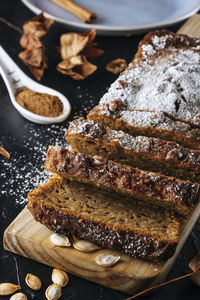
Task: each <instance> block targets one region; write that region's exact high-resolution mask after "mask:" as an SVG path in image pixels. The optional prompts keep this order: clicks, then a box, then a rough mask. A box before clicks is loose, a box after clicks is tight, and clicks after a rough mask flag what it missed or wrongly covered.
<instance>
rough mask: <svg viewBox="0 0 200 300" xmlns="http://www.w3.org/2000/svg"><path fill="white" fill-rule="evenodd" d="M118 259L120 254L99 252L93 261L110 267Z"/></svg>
mask: <svg viewBox="0 0 200 300" xmlns="http://www.w3.org/2000/svg"><path fill="white" fill-rule="evenodd" d="M119 260H120V256H115V255H112V254H105V253H101V254H99V255H98V256H96V257H95V262H96V263H97V264H98V265H100V266H102V267H110V266H113V265H114V264H116V263H117V262H118V261H119Z"/></svg>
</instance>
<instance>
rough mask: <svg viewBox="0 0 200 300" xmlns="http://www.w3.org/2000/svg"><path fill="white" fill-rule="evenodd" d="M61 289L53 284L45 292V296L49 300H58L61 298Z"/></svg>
mask: <svg viewBox="0 0 200 300" xmlns="http://www.w3.org/2000/svg"><path fill="white" fill-rule="evenodd" d="M61 295H62V292H61V287H60V286H59V285H57V284H55V283H54V284H51V285H50V286H49V287H48V288H47V289H46V292H45V296H46V298H47V299H48V300H57V299H59V298H60V297H61Z"/></svg>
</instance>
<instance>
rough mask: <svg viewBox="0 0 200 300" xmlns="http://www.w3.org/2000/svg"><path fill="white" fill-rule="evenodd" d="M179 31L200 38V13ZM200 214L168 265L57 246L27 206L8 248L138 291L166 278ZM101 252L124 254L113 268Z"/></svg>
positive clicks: (198, 211) (8, 235) (7, 238)
mask: <svg viewBox="0 0 200 300" xmlns="http://www.w3.org/2000/svg"><path fill="white" fill-rule="evenodd" d="M178 32H179V33H183V34H190V35H193V36H196V37H200V15H198V14H196V15H194V16H193V17H191V18H190V19H189V20H188V21H187V22H186V23H185V24H184V25H183V26H182V27H181V28H180V30H179V31H178ZM199 215H200V203H199V204H198V205H197V206H196V207H195V208H194V209H193V211H192V212H191V214H190V215H189V217H188V219H187V220H185V223H184V224H182V230H181V232H182V233H181V237H180V241H179V244H178V247H177V249H176V252H175V254H174V256H173V257H172V258H171V259H169V260H168V261H167V262H166V263H165V264H164V263H163V264H156V263H151V262H146V261H143V260H139V259H134V258H131V257H129V256H126V255H122V254H119V253H117V252H116V251H111V250H106V249H104V250H103V249H102V250H98V251H96V252H93V253H83V252H80V251H78V250H76V249H74V248H73V247H68V248H66V247H65V248H64V247H58V246H55V245H53V244H52V243H51V241H50V238H49V237H50V235H51V231H50V230H48V229H47V228H46V227H45V226H43V225H41V224H40V223H37V222H36V221H35V220H34V218H33V217H32V215H31V214H30V212H29V211H28V209H27V208H25V209H23V210H22V212H21V213H20V214H19V215H18V216H17V218H16V219H15V220H14V221H13V222H12V223H11V224H10V226H9V227H8V228H7V229H6V231H5V233H4V249H5V250H8V251H11V252H14V253H17V254H19V255H22V256H25V257H27V258H30V259H32V260H35V261H38V262H40V263H43V264H46V265H49V266H52V267H57V268H60V269H63V270H65V271H67V272H69V273H72V274H74V275H77V276H80V277H82V278H85V279H88V280H90V281H93V282H96V283H99V284H102V285H105V286H108V287H110V288H113V289H116V290H120V291H123V292H126V293H136V292H138V291H140V290H143V289H145V288H147V287H149V286H153V285H155V284H157V283H159V282H162V281H163V280H164V279H165V277H166V276H167V274H168V272H169V270H170V268H171V267H172V265H173V263H174V261H175V259H176V257H177V255H178V254H179V252H180V251H181V249H182V247H183V245H184V243H185V241H186V239H187V237H188V236H189V234H190V232H191V230H192V228H193V226H194V224H195V223H196V221H197V219H198V218H199ZM101 252H108V253H116V254H118V255H120V256H121V259H120V261H119V262H118V263H117V264H116V265H114V266H112V267H109V268H104V267H101V266H98V265H97V264H96V263H95V257H96V255H98V254H99V253H101Z"/></svg>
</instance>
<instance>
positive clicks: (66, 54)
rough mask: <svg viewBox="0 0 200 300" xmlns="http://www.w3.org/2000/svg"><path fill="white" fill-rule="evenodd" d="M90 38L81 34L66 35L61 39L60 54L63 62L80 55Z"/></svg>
mask: <svg viewBox="0 0 200 300" xmlns="http://www.w3.org/2000/svg"><path fill="white" fill-rule="evenodd" d="M88 39H89V38H88V37H87V36H86V37H85V36H83V35H81V34H79V33H74V32H71V33H66V34H63V35H61V37H60V45H61V48H60V53H61V57H62V59H63V60H66V59H69V58H70V57H72V56H76V55H78V54H79V53H80V52H81V51H82V50H83V49H84V47H85V46H86V44H87V42H88Z"/></svg>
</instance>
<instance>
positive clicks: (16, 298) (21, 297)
mask: <svg viewBox="0 0 200 300" xmlns="http://www.w3.org/2000/svg"><path fill="white" fill-rule="evenodd" d="M10 300H28V298H27V296H26V295H25V294H23V293H17V294H14V295H12V296H11V297H10Z"/></svg>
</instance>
